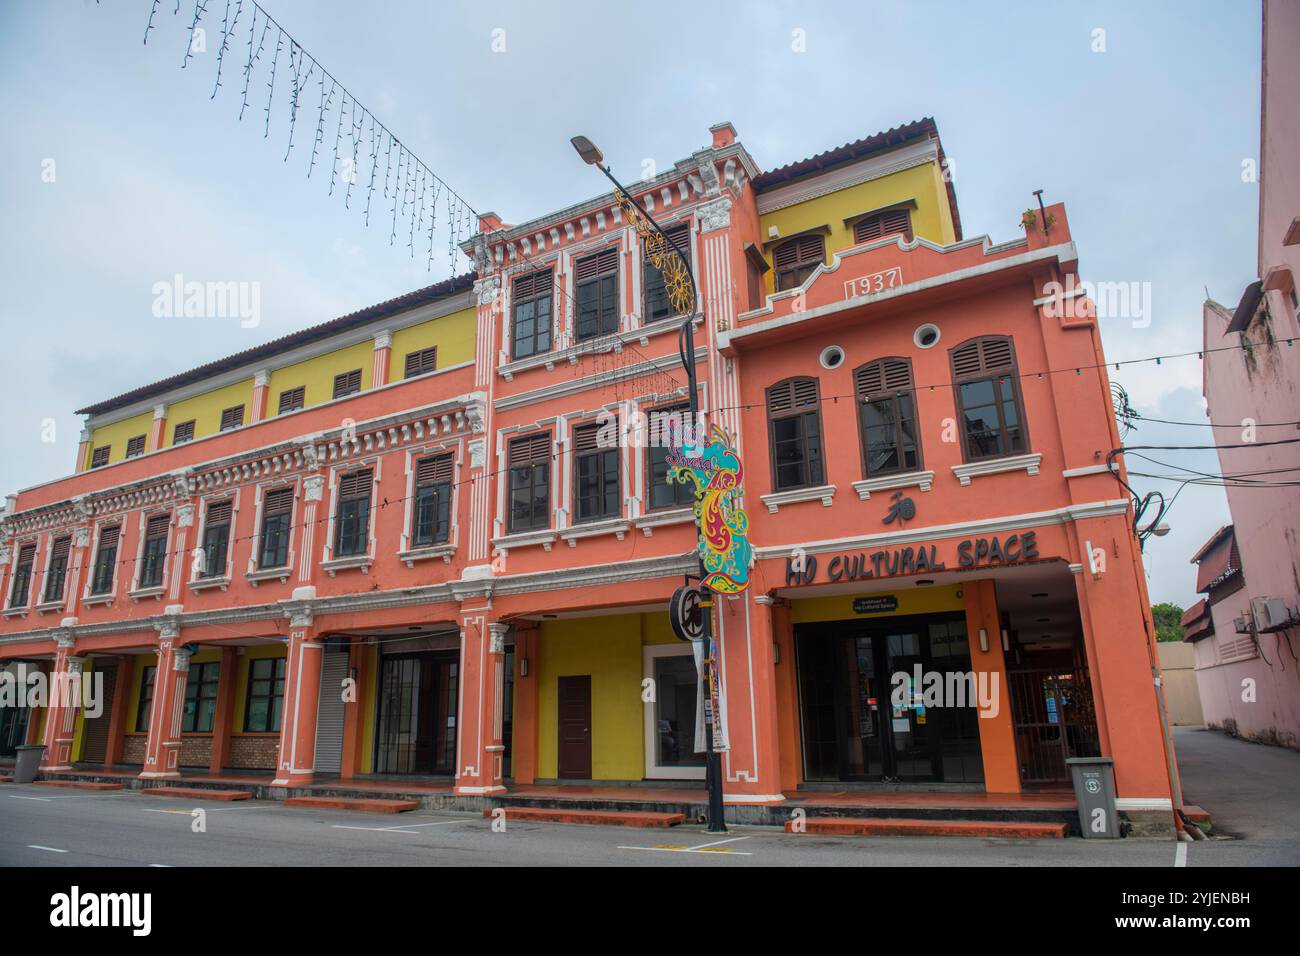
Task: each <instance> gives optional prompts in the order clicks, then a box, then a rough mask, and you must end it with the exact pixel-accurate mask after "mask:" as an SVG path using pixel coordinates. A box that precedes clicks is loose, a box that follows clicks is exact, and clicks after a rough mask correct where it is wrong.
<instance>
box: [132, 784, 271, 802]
mask: <svg viewBox="0 0 1300 956" xmlns="http://www.w3.org/2000/svg"><path fill="white" fill-rule="evenodd" d="M140 792H141V793H147V794H148V795H149V796H151V797H181V798H184V799H186V800H228V801H233V800H251V799H252V798H253V794H252V792H251V791H248V790H205V789H202V788H200V787H145V788H144V789H143V790H141V791H140Z"/></svg>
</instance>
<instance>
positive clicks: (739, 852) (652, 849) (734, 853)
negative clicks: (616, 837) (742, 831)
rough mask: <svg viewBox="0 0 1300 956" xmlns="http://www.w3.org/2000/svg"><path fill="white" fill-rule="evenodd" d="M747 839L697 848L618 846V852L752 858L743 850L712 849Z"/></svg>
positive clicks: (726, 841) (717, 842) (741, 838)
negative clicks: (710, 854) (698, 854)
mask: <svg viewBox="0 0 1300 956" xmlns="http://www.w3.org/2000/svg"><path fill="white" fill-rule="evenodd" d="M748 839H749V837H743V836H742V837H729V838H728V839H726V840H715V841H713V842H712V843H701V844H699V845H697V846H666V845H664V846H620V847H619V848H618V849H620V850H644V851H646V852H648V853H715V854H718V855H719V856H753V855H754V854H752V853H746V852H744V851H743V850H732V849H730V848H727V849H722V850H718V849H714V847H718V846H721V845H722V844H724V843H735V842H736V841H737V840H748Z"/></svg>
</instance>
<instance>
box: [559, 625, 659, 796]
mask: <svg viewBox="0 0 1300 956" xmlns="http://www.w3.org/2000/svg"><path fill="white" fill-rule="evenodd" d="M656 616H657V617H663V618H665V619H666V617H667V615H663V614H661V615H656ZM643 617H644V615H640V614H623V615H618V616H615V617H588V618H575V619H571V620H562V621H543V622H542V627H541V634H540V636H539V638H538V668H537V678H538V682H537V776H538V777H540V778H541V779H544V780H549V779H553V778H555V777H556V776H557V774H558V770H557V754H556V750H557V732H558V723H557V717H556V714H557V710H556V707H557V703H558V701H557V698H558V693H559V678H561V677H571V676H581V675H583V674H590V675H591V774H592V779H594V780H640V779H642V778H643V777H644V776H645V723H644V715H643V711H644V708H645V704H643V703H642V702H641V679H642V669H643V664H642V655H641V647H642V633H643V627H644V624H643V621H642V618H643ZM656 633H657V629H656ZM656 643H657V641H656Z"/></svg>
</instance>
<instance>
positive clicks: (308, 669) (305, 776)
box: [271, 608, 325, 787]
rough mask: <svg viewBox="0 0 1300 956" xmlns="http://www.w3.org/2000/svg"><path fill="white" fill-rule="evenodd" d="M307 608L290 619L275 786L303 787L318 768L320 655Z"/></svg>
mask: <svg viewBox="0 0 1300 956" xmlns="http://www.w3.org/2000/svg"><path fill="white" fill-rule="evenodd" d="M315 638H316V631H315V628H314V627H313V626H312V614H311V611H310V610H309V609H307V608H300V609H298V610H296V611H294V612H293V615H292V617H290V619H289V645H288V650H287V654H286V659H285V664H284V669H285V675H284V676H285V680H284V717H283V719H282V720H281V722H280V756H279V761H278V764H279V767H278V769H277V771H276V774H275V779H274V780H272V781H271V785H272V786H276V787H301V786H306V785H307V784H309V783H311V782H312V779H313V777H314V775H315V772H316V771H315V765H316V714H317V709H318V708H319V706H320V668H321V655H322V654H323V653H324V650H325V645H324V644H323V643H321V642H320V641H317V640H316V639H315Z"/></svg>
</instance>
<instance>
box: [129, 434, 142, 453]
mask: <svg viewBox="0 0 1300 956" xmlns="http://www.w3.org/2000/svg"><path fill="white" fill-rule="evenodd" d="M143 454H144V436H143V435H136V436H135V437H134V438H128V439H127V440H126V457H127V458H138V457H139V456H140V455H143Z"/></svg>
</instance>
